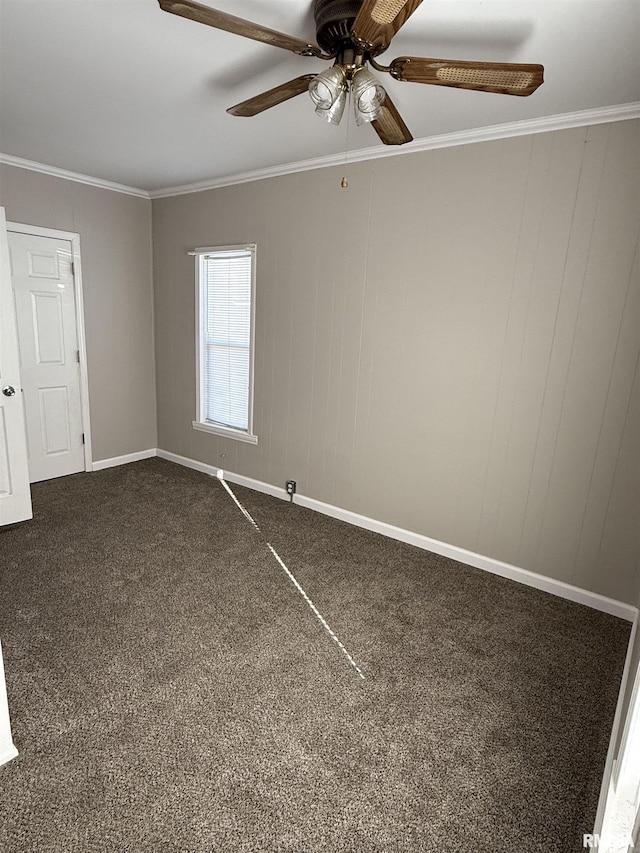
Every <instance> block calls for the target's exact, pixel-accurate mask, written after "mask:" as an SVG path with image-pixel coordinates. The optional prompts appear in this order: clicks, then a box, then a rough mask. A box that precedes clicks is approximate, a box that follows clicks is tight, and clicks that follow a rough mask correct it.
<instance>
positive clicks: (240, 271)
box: [193, 244, 258, 444]
mask: <svg viewBox="0 0 640 853" xmlns="http://www.w3.org/2000/svg"><path fill="white" fill-rule="evenodd" d="M193 254H194V255H195V258H196V285H197V294H196V296H197V298H196V306H197V318H196V332H197V334H196V339H197V414H196V420H195V421H194V422H193V427H194V429H199V430H204V431H205V432H212V433H216V434H218V435H224V436H227V437H230V438H235V439H238V440H240V441H246V442H250V443H251V444H257V442H258V439H257V436H255V435H254V434H253V360H254V314H255V266H256V265H255V257H256V246H255V244H251V245H242V246H220V247H216V248H208V249H196V250H195V251H194V252H193Z"/></svg>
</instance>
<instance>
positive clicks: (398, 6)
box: [351, 0, 422, 53]
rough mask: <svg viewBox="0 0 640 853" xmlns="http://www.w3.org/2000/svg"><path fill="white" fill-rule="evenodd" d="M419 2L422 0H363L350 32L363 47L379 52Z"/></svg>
mask: <svg viewBox="0 0 640 853" xmlns="http://www.w3.org/2000/svg"><path fill="white" fill-rule="evenodd" d="M421 3H422V0H364V3H363V4H362V6H361V7H360V11H359V12H358V14H357V16H356V19H355V21H354V22H353V27H352V28H351V34H352V36H353V38H354V39H355V40H356V41H357V42H359V43H360V44H361V45H362V46H363V47H365V48H367V49H377V52H378V53H379V52H380V51H381V50H384V48H385V47H387V46H388V44H389V42H390V41H391V39H392V38H393V37H394V35H395V34H396V33H397V32H398V30H399V29H400V27H401V26H402V25H403V24H404V23H405V22H406V21H407V19H408V18H409V16H410V15H412V14H413V13H414V12H415V10H416V9H417V8H418V6H419V5H420V4H421Z"/></svg>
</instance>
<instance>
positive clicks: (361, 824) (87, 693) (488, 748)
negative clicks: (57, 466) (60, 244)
mask: <svg viewBox="0 0 640 853" xmlns="http://www.w3.org/2000/svg"><path fill="white" fill-rule="evenodd" d="M233 489H234V492H235V493H236V494H237V496H238V498H239V499H240V500H241V501H242V502H243V503H244V504H245V506H246V507H247V509H248V510H249V512H250V513H251V514H252V515H253V517H254V518H255V520H256V522H257V523H258V524H259V525H260V528H261V531H262V533H258V532H257V531H256V530H255V529H254V528H252V526H251V525H250V524H249V522H248V521H247V520H246V518H245V517H244V516H243V515H242V514H241V512H240V511H239V510H238V508H237V507H236V506H235V505H234V503H233V502H232V500H231V498H230V497H229V495H228V494H227V493H226V492H225V491H224V489H223V487H222V485H221V484H220V483H219V482H218V481H217V480H215V479H212V478H210V477H207V476H206V475H203V474H198V473H195V472H193V471H189V470H186V469H183V468H180V467H178V466H176V465H172V464H171V463H168V462H164V461H162V460H159V459H153V460H148V461H145V462H139V463H135V464H132V465H128V466H123V467H121V468H114V469H110V470H107V471H102V472H100V473H96V474H78V475H74V476H72V477H66V478H63V479H60V480H55V481H51V482H48V483H39V484H37V485H35V486H34V487H33V500H34V511H35V519H34V521H32V522H29V523H26V524H23V525H16V526H14V527H11V528H8V529H7V528H5V529H4V530H3V531H2V532H0V566H1V569H0V572H1V575H0V582H1V590H2V596H1V601H0V637H1V638H2V642H3V647H4V655H5V668H6V677H7V688H8V694H9V703H10V709H11V714H12V725H13V733H14V740H15V743H16V746H17V747H18V749H19V750H20V757H19V758H18V759H16V760H15V761H12V762H10V763H9V764H7V765H5V766H4V767H2V768H0V850H1V851H2V853H23V851H24V853H27V851H28V853H35V851H38V853H58V851H60V853H63V851H64V853H74V851H91V853H93V851H109V853H117V852H118V851H135V853H143V851H153V853H161V851H193V853H195V852H196V851H203V853H204V851H207V853H211V851H221V853H235V851H238V853H240V851H242V853H244V851H293V852H294V853H316V851H336V853H337V851H350V853H396V851H397V852H398V853H400V851H402V853H422V851H425V853H426V851H429V853H471V851H473V853H478V851H480V853H482V851H487V853H489V851H491V853H528V851H531V852H533V851H536V853H538V851H540V850H544V851H545V853H571V851H579V850H582V849H583V848H582V833H583V832H590V831H591V830H592V825H593V819H594V816H595V810H596V804H597V798H598V791H599V786H600V779H601V775H602V771H603V767H604V761H605V755H606V750H607V745H608V739H609V732H610V727H611V723H612V719H613V714H614V709H615V703H616V698H617V691H618V687H619V682H620V676H621V672H622V666H623V662H624V656H625V650H626V643H627V641H628V637H629V625H628V624H627V623H625V622H622V621H620V620H618V619H615V618H613V617H611V616H606V615H604V614H601V613H598V612H596V611H593V610H590V609H588V608H585V607H582V606H579V605H576V604H572V603H569V602H566V601H562V600H560V599H556V598H554V597H552V596H550V595H547V594H545V593H541V592H538V591H536V590H532V589H529V588H527V587H524V586H520V585H518V584H515V583H512V582H510V581H506V580H504V579H501V578H498V577H494V576H492V575H490V574H487V573H483V572H481V571H478V570H475V569H471V568H469V567H466V566H463V565H461V564H459V563H456V562H453V561H451V560H447V559H444V558H442V557H438V556H435V555H433V554H429V553H427V552H424V551H420V550H418V549H415V548H412V547H410V546H407V545H402V544H400V543H397V542H394V541H392V540H388V539H385V538H384V537H381V536H378V535H376V534H372V533H368V532H366V531H362V530H358V529H357V528H353V527H350V526H348V525H345V524H342V523H340V522H337V521H334V520H332V519H329V518H325V517H323V516H319V515H315V514H314V513H312V512H310V511H307V510H304V509H302V508H300V507H296V506H290V505H289V504H287V503H285V502H282V501H278V500H276V499H273V498H270V497H267V496H265V495H261V494H258V493H255V492H251V491H249V490H246V489H241V488H239V487H233ZM265 537H266V539H268V540H269V541H270V542H271V543H272V544H273V546H274V547H275V548H276V549H277V551H278V553H279V554H280V555H281V557H282V559H283V560H284V561H285V563H286V564H287V565H288V566H289V568H290V569H291V571H292V572H293V573H294V574H295V575H296V577H297V578H298V580H299V581H300V583H301V584H302V586H303V587H304V588H305V590H306V591H307V593H308V595H309V596H310V597H311V599H313V601H314V603H315V604H316V606H317V607H318V609H319V611H320V612H321V613H322V614H323V616H324V617H325V618H326V619H327V621H328V623H329V624H330V625H331V627H332V629H333V630H334V631H335V633H336V634H337V636H338V637H339V638H340V640H341V641H342V642H343V643H344V645H345V647H346V648H347V649H348V651H349V652H350V653H351V654H352V655H353V658H354V659H355V661H356V662H357V664H358V665H359V666H360V667H361V668H362V670H363V672H364V674H365V675H366V680H364V681H363V680H361V679H360V678H359V677H358V675H357V673H356V672H355V670H354V669H353V668H352V667H351V666H350V664H349V662H348V661H347V659H346V658H345V656H344V655H343V654H342V652H341V651H340V649H339V648H338V646H337V645H336V643H335V642H333V641H332V639H331V637H330V636H329V634H328V633H327V632H326V631H325V629H324V628H323V627H322V626H321V625H320V623H319V622H318V620H317V619H316V617H315V616H314V615H313V613H312V612H311V610H310V609H309V607H308V605H307V604H306V603H305V601H304V600H303V599H302V597H301V596H300V595H299V593H298V592H297V591H296V590H295V588H294V586H293V584H292V583H291V581H290V580H289V579H288V578H287V577H286V575H285V574H284V572H283V570H282V568H281V567H280V566H279V565H278V563H277V562H276V560H275V559H274V557H273V556H272V555H271V554H270V553H269V552H268V550H267V548H266V545H265Z"/></svg>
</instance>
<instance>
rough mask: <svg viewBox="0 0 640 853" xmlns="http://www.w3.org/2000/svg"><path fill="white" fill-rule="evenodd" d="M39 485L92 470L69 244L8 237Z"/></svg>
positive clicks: (32, 467)
mask: <svg viewBox="0 0 640 853" xmlns="http://www.w3.org/2000/svg"><path fill="white" fill-rule="evenodd" d="M9 245H10V248H11V259H12V264H13V289H14V292H15V299H16V309H17V316H18V335H19V339H20V356H21V368H22V387H23V388H24V399H25V413H26V421H27V438H28V442H27V443H28V449H29V476H30V480H31V482H32V483H34V482H36V481H38V480H49V479H51V478H53V477H61V476H63V475H66V474H74V473H76V472H77V471H84V470H85V458H84V445H83V436H82V432H83V430H82V409H81V396H80V365H79V361H78V333H77V325H76V304H75V291H74V281H73V266H72V259H73V253H72V247H71V243H70V242H69V241H68V240H63V239H59V238H54V237H40V236H36V235H33V234H22V233H15V232H10V233H9Z"/></svg>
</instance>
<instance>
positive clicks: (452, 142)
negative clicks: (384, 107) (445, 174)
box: [0, 101, 640, 199]
mask: <svg viewBox="0 0 640 853" xmlns="http://www.w3.org/2000/svg"><path fill="white" fill-rule="evenodd" d="M637 118H640V101H634V102H633V103H630V104H617V105H615V106H610V107H599V108H597V109H592V110H580V111H577V112H571V113H563V114H560V115H553V116H544V117H542V118H536V119H525V120H523V121H515V122H509V123H506V124H495V125H490V126H488V127H477V128H473V129H471V130H460V131H456V132H454V133H445V134H441V135H440V136H428V137H425V138H423V139H415V140H414V141H413V142H409V143H408V144H406V145H402V146H398V147H396V146H380V145H376V146H375V147H372V148H361V149H360V150H358V151H352V152H351V153H350V154H349V155H348V156H347V159H346V162H348V163H359V162H362V161H363V160H378V159H381V158H383V157H397V156H398V155H402V154H415V153H416V152H418V151H432V150H434V149H436V148H450V147H453V146H456V145H470V144H472V143H474V142H491V141H493V140H496V139H508V138H510V137H514V136H526V135H528V134H535V133H548V132H550V131H553V130H568V129H570V128H574V127H585V126H588V125H595V124H606V123H609V122H617V121H626V120H628V119H637ZM0 163H5V164H6V165H8V166H15V167H17V168H19V169H28V170H29V171H32V172H40V173H41V174H45V175H50V176H52V177H55V178H63V179H64V180H67V181H76V182H78V183H81V184H87V185H88V186H92V187H98V188H100V189H106V190H111V191H113V192H119V193H125V194H126V195H133V196H137V197H138V198H146V199H154V198H169V197H171V196H178V195H187V194H188V193H195V192H204V191H206V190H215V189H220V188H221V187H229V186H234V185H235V184H245V183H249V182H250V181H262V180H265V179H267V178H277V177H280V176H281V175H291V174H295V173H296V172H307V171H310V170H311V169H323V168H327V167H329V166H343V165H344V164H345V155H344V153H341V154H332V155H328V156H323V157H316V158H313V159H310V160H299V161H298V162H296V163H286V164H283V165H280V166H272V167H269V168H266V169H256V170H254V171H251V172H241V173H239V174H236V175H228V176H226V177H223V178H215V179H212V180H204V181H198V182H196V183H192V184H180V185H177V186H173V187H165V188H163V189H159V190H151V191H147V190H142V189H139V188H137V187H129V186H126V185H125V184H118V183H114V182H113V181H106V180H103V179H102V178H94V177H91V176H90V175H83V174H80V173H79V172H70V171H67V170H66V169H59V168H58V167H56V166H47V165H46V164H44V163H36V162H34V161H33V160H23V159H22V158H21V157H13V156H12V155H10V154H2V153H0Z"/></svg>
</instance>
